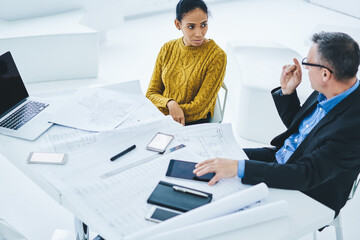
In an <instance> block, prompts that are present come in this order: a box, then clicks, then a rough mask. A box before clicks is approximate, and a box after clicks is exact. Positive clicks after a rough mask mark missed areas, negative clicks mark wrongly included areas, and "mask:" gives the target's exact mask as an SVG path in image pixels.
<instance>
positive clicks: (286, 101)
mask: <svg viewBox="0 0 360 240" xmlns="http://www.w3.org/2000/svg"><path fill="white" fill-rule="evenodd" d="M280 92H281V88H280V87H277V88H275V89H273V90H272V91H271V94H272V97H273V100H274V103H275V106H276V109H277V111H278V114H279V116H280V118H281V120H282V122H283V123H284V125H285V126H286V127H287V128H289V127H290V125H291V123H292V122H293V120H294V117H295V115H296V114H297V113H298V111H299V110H300V100H299V98H298V96H297V92H296V91H295V92H294V93H292V94H290V95H281V94H280Z"/></svg>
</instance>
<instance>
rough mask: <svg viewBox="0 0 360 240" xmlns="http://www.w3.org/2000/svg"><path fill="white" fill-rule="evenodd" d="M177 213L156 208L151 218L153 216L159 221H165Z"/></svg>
mask: <svg viewBox="0 0 360 240" xmlns="http://www.w3.org/2000/svg"><path fill="white" fill-rule="evenodd" d="M177 215H179V213H176V212H170V211H166V210H165V209H161V208H156V209H155V211H154V213H153V214H152V215H151V218H154V219H157V220H160V221H165V220H167V219H169V218H172V217H175V216H177Z"/></svg>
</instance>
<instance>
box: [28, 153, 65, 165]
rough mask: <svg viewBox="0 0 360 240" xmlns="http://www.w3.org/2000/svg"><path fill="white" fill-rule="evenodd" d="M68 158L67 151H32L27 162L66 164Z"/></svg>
mask: <svg viewBox="0 0 360 240" xmlns="http://www.w3.org/2000/svg"><path fill="white" fill-rule="evenodd" d="M66 160H67V154H66V153H43V152H31V153H30V154H29V157H28V159H27V163H43V164H65V162H66Z"/></svg>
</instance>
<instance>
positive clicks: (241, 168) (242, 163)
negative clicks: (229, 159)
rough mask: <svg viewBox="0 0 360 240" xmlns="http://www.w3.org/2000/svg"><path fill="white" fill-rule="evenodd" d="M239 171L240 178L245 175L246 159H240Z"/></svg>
mask: <svg viewBox="0 0 360 240" xmlns="http://www.w3.org/2000/svg"><path fill="white" fill-rule="evenodd" d="M237 168H238V172H237V175H238V177H239V178H243V177H244V175H245V160H243V159H241V160H238V167H237Z"/></svg>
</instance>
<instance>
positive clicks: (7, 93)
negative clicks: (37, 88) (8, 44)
mask: <svg viewBox="0 0 360 240" xmlns="http://www.w3.org/2000/svg"><path fill="white" fill-rule="evenodd" d="M28 96H29V94H28V92H27V91H26V88H25V85H24V83H23V81H22V79H21V76H20V74H19V71H18V70H17V68H16V65H15V62H14V59H13V58H12V56H11V53H10V52H6V53H4V54H3V55H1V56H0V117H2V116H3V115H5V114H6V113H7V112H8V111H10V110H11V109H12V108H13V107H14V106H16V105H18V104H19V103H21V102H22V101H23V100H24V99H25V98H27V97H28Z"/></svg>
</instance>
